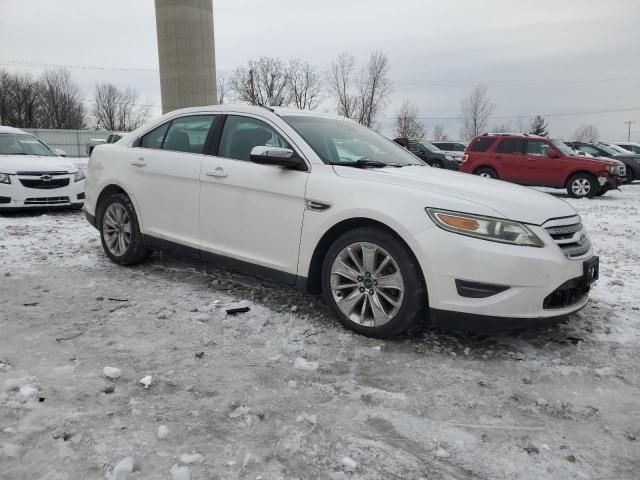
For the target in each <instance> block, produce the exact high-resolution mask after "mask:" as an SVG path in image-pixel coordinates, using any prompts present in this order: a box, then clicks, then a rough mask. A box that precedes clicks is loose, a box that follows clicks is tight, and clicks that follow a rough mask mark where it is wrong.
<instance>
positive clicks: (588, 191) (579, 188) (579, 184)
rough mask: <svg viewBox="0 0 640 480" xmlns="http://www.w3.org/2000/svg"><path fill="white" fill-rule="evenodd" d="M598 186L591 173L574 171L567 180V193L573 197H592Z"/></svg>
mask: <svg viewBox="0 0 640 480" xmlns="http://www.w3.org/2000/svg"><path fill="white" fill-rule="evenodd" d="M599 190H600V188H599V187H598V182H597V181H596V179H595V177H594V176H593V175H590V174H588V173H576V174H574V175H572V176H571V177H570V178H569V181H568V182H567V193H568V194H569V196H570V197H573V198H592V197H593V196H594V195H596V194H597V193H598V191H599Z"/></svg>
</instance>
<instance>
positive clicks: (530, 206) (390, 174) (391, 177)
mask: <svg viewBox="0 0 640 480" xmlns="http://www.w3.org/2000/svg"><path fill="white" fill-rule="evenodd" d="M334 170H335V172H336V174H338V175H340V176H342V177H347V178H352V179H357V180H364V181H370V182H381V183H387V184H392V185H397V186H399V187H405V188H414V189H419V190H422V191H424V192H426V193H429V194H431V195H429V196H430V197H431V198H425V205H424V206H425V207H434V208H443V209H447V208H449V209H452V208H451V207H450V205H451V203H452V202H451V201H447V198H446V197H448V199H449V200H450V199H453V198H455V199H457V200H462V201H463V202H464V204H466V205H467V206H468V207H469V210H466V212H467V213H476V214H481V215H491V216H495V217H503V218H506V219H510V220H515V221H520V222H524V223H530V224H534V225H542V224H543V223H544V222H545V221H547V220H549V219H550V218H558V217H569V216H573V215H577V213H576V211H575V210H574V209H573V207H572V206H571V205H569V204H568V203H567V202H565V201H564V200H561V199H559V198H556V197H554V196H553V195H550V194H547V193H543V192H540V191H537V190H534V189H532V188H528V187H522V186H520V185H515V184H513V183H508V182H503V181H500V180H494V179H491V178H484V177H479V176H476V175H470V174H466V173H460V172H451V171H447V170H442V169H438V168H429V167H419V166H412V167H403V168H393V167H388V168H376V169H358V168H353V167H341V166H335V167H334ZM474 206H475V208H474Z"/></svg>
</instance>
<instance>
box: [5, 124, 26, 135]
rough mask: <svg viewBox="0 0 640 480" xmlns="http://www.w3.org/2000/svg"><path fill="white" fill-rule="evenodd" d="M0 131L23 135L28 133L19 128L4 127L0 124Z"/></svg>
mask: <svg viewBox="0 0 640 480" xmlns="http://www.w3.org/2000/svg"><path fill="white" fill-rule="evenodd" d="M0 133H22V134H24V135H29V134H28V133H27V132H25V131H23V130H20V129H19V128H13V127H6V126H4V125H0Z"/></svg>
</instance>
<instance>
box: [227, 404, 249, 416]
mask: <svg viewBox="0 0 640 480" xmlns="http://www.w3.org/2000/svg"><path fill="white" fill-rule="evenodd" d="M250 411H251V408H250V407H246V406H244V405H240V406H239V407H238V408H236V409H235V410H234V411H233V412H231V413H230V414H229V418H238V417H241V416H243V415H246V414H248V413H249V412H250Z"/></svg>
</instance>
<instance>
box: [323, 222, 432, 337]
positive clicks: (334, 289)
mask: <svg viewBox="0 0 640 480" xmlns="http://www.w3.org/2000/svg"><path fill="white" fill-rule="evenodd" d="M322 287H323V292H324V295H325V297H326V299H327V303H328V304H329V307H330V308H331V310H332V312H333V313H334V315H335V316H336V318H337V319H338V320H339V321H340V323H342V324H343V325H344V326H345V327H347V328H349V329H351V330H354V331H355V332H358V333H360V334H362V335H366V336H369V337H375V338H387V337H391V336H394V335H398V334H400V333H402V332H404V331H406V330H407V329H408V328H409V327H410V326H411V325H412V324H413V322H414V321H415V320H416V319H421V318H424V316H425V315H426V308H427V292H426V286H425V282H424V278H423V277H422V273H421V271H420V269H419V267H418V266H417V262H416V260H415V257H414V256H413V254H412V253H411V251H410V250H409V248H408V247H407V246H406V245H404V244H403V243H402V242H401V241H400V240H399V239H398V238H397V237H396V236H395V235H393V234H392V233H389V232H386V231H384V230H381V229H376V228H372V227H364V228H358V229H355V230H352V231H350V232H348V233H346V234H344V235H342V236H341V237H340V238H339V239H338V240H336V241H335V242H334V244H333V245H332V246H331V247H330V248H329V251H328V252H327V255H326V257H325V259H324V262H323V266H322Z"/></svg>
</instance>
